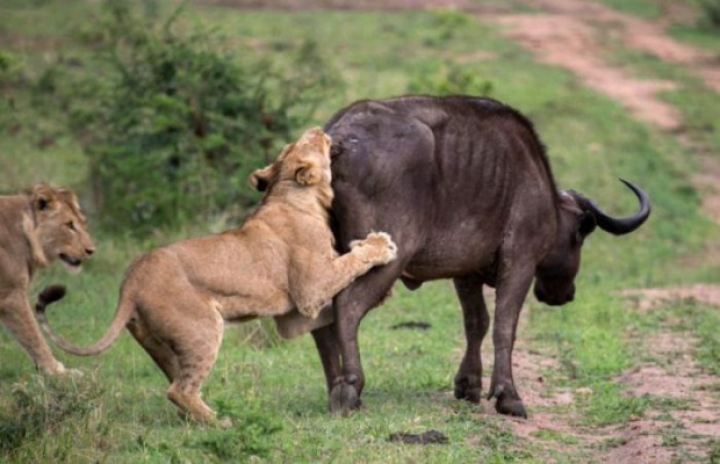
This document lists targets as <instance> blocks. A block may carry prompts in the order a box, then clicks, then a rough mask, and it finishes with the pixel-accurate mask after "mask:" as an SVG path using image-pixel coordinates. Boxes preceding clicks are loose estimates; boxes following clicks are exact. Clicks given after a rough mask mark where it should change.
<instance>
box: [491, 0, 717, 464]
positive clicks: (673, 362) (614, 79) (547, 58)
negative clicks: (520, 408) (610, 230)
mask: <svg viewBox="0 0 720 464" xmlns="http://www.w3.org/2000/svg"><path fill="white" fill-rule="evenodd" d="M535 5H536V6H539V7H540V8H542V9H543V10H544V11H545V13H542V14H533V15H504V14H496V15H489V16H487V15H486V16H483V18H484V19H485V18H490V19H491V20H492V21H495V22H497V23H499V24H501V25H503V26H505V28H506V33H507V35H508V36H509V37H510V38H512V39H514V40H517V41H519V42H520V43H521V44H523V45H524V46H525V47H526V48H528V49H529V50H531V51H533V52H534V53H535V55H536V56H537V58H538V59H539V60H541V61H544V62H547V63H550V64H553V65H557V66H561V67H564V68H567V69H569V70H571V71H573V72H574V73H576V74H577V75H578V76H579V77H580V78H582V79H583V80H584V81H585V83H586V84H587V85H588V86H590V87H592V88H594V89H596V90H598V91H600V92H603V93H605V94H607V95H609V96H611V97H613V98H615V99H616V100H618V101H619V102H620V103H622V104H623V105H624V106H625V107H626V108H628V110H629V111H630V112H631V113H632V114H634V115H635V116H636V117H637V118H638V119H639V120H641V121H644V122H647V123H649V124H652V125H655V126H657V127H660V128H661V129H665V130H672V129H678V128H679V127H681V125H682V120H681V116H680V112H679V111H678V109H677V108H675V107H673V106H672V105H670V104H668V103H666V102H664V101H662V100H661V99H660V98H659V97H658V96H657V94H658V92H660V91H662V90H667V89H673V88H675V86H676V83H674V82H670V81H657V80H642V79H636V78H633V77H632V76H631V75H630V74H629V73H628V72H626V71H625V70H623V69H618V68H617V67H614V66H613V65H611V64H610V63H609V62H608V60H607V59H606V58H605V57H604V54H605V45H604V43H603V35H604V34H607V33H608V32H607V31H608V30H612V33H613V34H615V35H617V36H619V37H617V38H616V40H619V41H621V42H622V43H624V44H626V45H627V46H628V47H631V48H634V49H636V50H639V51H642V52H645V53H649V54H651V55H654V56H656V57H657V58H659V59H661V60H665V61H669V62H673V63H677V64H681V65H683V66H684V67H685V68H686V69H688V70H689V71H690V72H693V73H695V74H697V75H698V76H700V77H701V78H702V79H703V80H704V81H705V83H706V85H707V86H708V87H709V88H711V89H714V90H715V91H717V92H720V66H717V65H713V64H712V59H713V57H712V56H711V55H710V54H709V53H707V52H705V51H701V50H698V49H696V48H694V47H691V46H688V45H685V44H681V43H679V42H677V41H675V40H673V39H672V38H670V37H668V36H667V35H666V34H665V32H664V27H665V26H666V25H665V24H662V23H652V22H649V21H646V20H641V19H638V18H633V17H630V16H627V15H623V14H621V13H618V12H616V11H613V10H610V9H608V8H607V7H605V6H604V5H601V4H598V3H590V2H587V1H583V0H539V1H537V2H535ZM601 29H602V33H601ZM683 142H684V143H685V144H687V145H690V146H691V144H692V142H691V141H690V140H687V139H685V140H683ZM699 164H700V166H701V167H702V170H701V171H700V172H699V173H698V174H696V175H695V176H694V177H693V179H692V180H693V183H694V184H695V185H696V187H697V188H698V190H699V191H700V192H701V194H702V195H703V209H704V211H705V212H706V214H707V215H708V216H709V217H710V218H712V219H714V220H715V221H717V222H718V223H720V188H718V185H720V181H719V180H720V157H718V156H717V154H715V156H712V155H708V154H705V155H704V156H703V157H702V158H701V159H699ZM707 251H708V252H709V253H706V254H704V256H703V259H704V260H705V261H706V262H707V261H710V262H717V263H719V264H720V244H710V245H709V247H708V250H707ZM628 293H629V294H631V295H635V296H636V297H638V298H639V299H638V301H639V305H640V309H641V310H643V309H645V308H647V307H650V306H652V305H655V304H658V302H662V301H666V300H669V299H671V300H677V299H685V298H693V299H695V300H697V301H700V302H703V303H707V304H712V305H717V306H720V286H718V285H693V286H685V287H674V288H656V289H639V290H634V291H629V292H628ZM694 343H695V342H694V341H693V340H692V339H690V338H689V337H688V336H687V334H685V335H683V334H678V333H670V332H667V333H659V334H655V335H654V336H653V337H652V338H651V339H649V340H647V339H646V340H644V343H643V348H644V350H645V351H646V352H647V356H646V358H647V359H649V361H646V362H644V363H643V364H642V365H640V366H639V367H637V368H636V369H635V370H634V371H632V372H627V373H625V374H623V375H621V376H620V377H619V378H618V379H617V381H618V382H620V383H621V384H623V385H624V386H625V389H626V392H627V394H629V395H633V396H641V395H644V394H650V395H655V396H657V397H663V398H670V399H674V400H676V401H679V402H686V403H687V404H688V405H691V406H689V407H688V409H687V410H684V411H676V410H673V411H672V412H670V413H669V414H665V415H664V416H663V414H661V413H660V411H652V410H651V411H648V412H647V413H646V414H645V416H644V417H643V418H638V420H635V421H632V422H630V423H629V424H627V425H624V426H621V427H617V428H608V429H606V430H594V431H593V432H592V434H589V433H588V432H587V431H583V430H582V429H578V428H576V427H575V428H573V427H569V424H570V423H572V421H573V418H572V417H571V415H569V414H562V415H561V414H554V413H552V412H542V413H539V414H536V415H535V417H534V418H533V420H532V421H528V422H527V423H517V424H516V425H515V426H514V427H515V430H516V432H517V433H518V434H520V435H523V436H527V437H528V438H530V437H532V435H533V434H536V433H537V431H538V430H541V429H543V428H545V429H549V430H553V431H556V432H562V433H570V434H571V435H572V436H574V437H575V438H576V439H577V440H579V442H580V443H581V444H582V446H583V447H586V448H594V449H598V443H599V442H598V441H597V440H598V438H600V439H601V440H602V441H603V442H605V443H612V444H613V445H614V446H612V447H610V449H609V450H606V451H600V452H598V453H592V454H593V455H594V457H595V458H598V460H600V461H603V460H604V461H607V462H613V463H633V464H638V463H669V462H673V461H676V460H680V461H683V460H686V459H689V458H691V459H692V457H696V458H697V457H698V456H703V455H704V454H706V453H707V451H706V449H704V448H703V445H702V444H701V440H700V439H698V437H705V438H707V437H714V438H715V439H717V438H720V401H718V400H717V399H716V397H713V396H712V395H711V394H710V393H709V391H708V390H709V389H710V388H709V386H710V385H712V384H713V382H717V379H716V378H713V377H708V376H705V375H702V374H700V373H699V370H698V368H697V366H696V365H695V363H694V362H693V359H692V357H691V356H690V353H691V352H692V350H693V345H694ZM517 353H518V355H519V356H517V357H516V362H517V366H516V368H517V370H518V374H517V375H518V377H520V378H523V377H524V378H525V381H524V382H523V384H525V385H529V386H530V388H531V397H530V398H528V399H532V400H533V401H529V403H531V404H540V405H542V404H550V405H552V404H554V403H557V402H558V401H568V396H570V397H571V398H570V401H571V402H572V396H573V395H574V394H576V393H577V392H561V393H559V394H557V393H555V394H553V393H552V392H547V391H544V389H543V384H542V383H538V382H533V381H532V380H533V379H536V378H538V375H539V374H538V372H537V366H538V365H540V360H537V359H533V357H534V356H533V355H532V354H530V353H527V352H524V350H523V349H522V345H520V346H519V347H518V350H517ZM558 395H559V396H558ZM526 396H527V393H526ZM543 399H544V400H543ZM552 410H553V408H550V411H552ZM658 418H661V419H660V420H659V419H658ZM704 446H705V447H707V445H706V444H705V445H704Z"/></svg>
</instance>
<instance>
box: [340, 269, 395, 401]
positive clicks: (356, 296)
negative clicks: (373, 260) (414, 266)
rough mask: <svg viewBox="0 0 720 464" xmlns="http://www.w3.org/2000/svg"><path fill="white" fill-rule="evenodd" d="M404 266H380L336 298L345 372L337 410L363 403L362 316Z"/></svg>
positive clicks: (389, 285) (385, 293) (384, 294)
mask: <svg viewBox="0 0 720 464" xmlns="http://www.w3.org/2000/svg"><path fill="white" fill-rule="evenodd" d="M403 266H404V264H399V263H398V262H397V261H393V262H392V263H390V264H388V265H386V266H384V267H381V268H376V269H374V270H372V271H370V272H369V273H367V274H365V275H363V276H362V277H360V278H359V279H358V280H356V281H355V282H354V283H353V284H352V285H350V286H349V287H348V288H347V289H345V290H344V291H342V292H340V294H338V296H337V297H336V298H335V303H334V304H335V329H336V333H337V341H338V344H339V347H340V353H341V356H342V364H343V366H342V376H341V377H337V378H335V380H334V381H333V385H332V391H331V394H330V412H331V413H333V414H347V413H348V412H349V411H350V410H351V409H356V408H357V407H359V406H360V404H361V402H360V394H361V393H362V390H363V387H364V385H365V376H364V374H363V371H362V363H361V360H360V351H359V348H358V340H357V336H358V327H359V326H360V320H361V319H362V318H363V317H364V316H365V314H367V312H368V311H369V310H370V309H371V308H373V307H374V306H375V305H377V304H378V303H380V302H381V301H382V300H383V298H384V297H385V296H386V295H387V294H388V292H389V291H390V288H391V287H392V285H393V282H394V281H395V279H396V278H397V276H398V275H399V274H400V270H401V269H402V267H403Z"/></svg>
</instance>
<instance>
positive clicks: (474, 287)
mask: <svg viewBox="0 0 720 464" xmlns="http://www.w3.org/2000/svg"><path fill="white" fill-rule="evenodd" d="M453 283H454V284H455V292H456V293H457V295H458V298H459V299H460V304H461V306H462V311H463V322H464V324H465V338H466V341H467V346H466V350H465V355H464V356H463V359H462V362H461V363H460V368H459V369H458V372H457V375H456V376H455V398H457V399H464V400H468V401H470V402H472V403H479V402H480V398H481V396H482V358H481V354H480V346H481V345H482V341H483V338H485V334H486V333H487V331H488V327H489V325H490V315H489V314H488V311H487V307H486V306H485V299H484V298H483V293H482V288H483V282H482V280H481V279H480V278H479V277H478V276H476V275H470V276H467V277H462V278H456V279H454V280H453Z"/></svg>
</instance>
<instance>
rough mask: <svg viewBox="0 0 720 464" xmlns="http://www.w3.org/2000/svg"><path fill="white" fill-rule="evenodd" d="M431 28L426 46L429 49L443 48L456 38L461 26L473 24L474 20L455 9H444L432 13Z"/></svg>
mask: <svg viewBox="0 0 720 464" xmlns="http://www.w3.org/2000/svg"><path fill="white" fill-rule="evenodd" d="M430 14H431V15H432V21H431V26H432V27H431V28H429V29H428V35H427V36H426V37H425V40H424V44H425V45H427V46H428V47H441V46H443V45H444V44H446V43H447V42H449V41H451V40H452V39H453V38H454V37H455V31H456V30H457V28H459V27H461V26H465V25H467V24H470V23H472V21H473V19H472V17H471V16H470V15H468V14H467V13H463V12H462V11H459V10H456V9H454V8H444V9H439V10H434V11H431V12H430Z"/></svg>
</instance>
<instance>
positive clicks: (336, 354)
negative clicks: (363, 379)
mask: <svg viewBox="0 0 720 464" xmlns="http://www.w3.org/2000/svg"><path fill="white" fill-rule="evenodd" d="M311 333H312V336H313V339H314V340H315V346H316V347H317V350H318V355H319V356H320V362H321V363H322V366H323V371H324V372H325V383H326V385H327V389H328V395H329V394H331V393H332V387H333V383H334V382H335V379H337V378H339V377H340V375H341V368H342V365H341V364H340V348H339V347H338V343H337V337H336V335H335V325H334V323H333V324H330V325H326V326H324V327H320V328H319V329H315V330H313V331H312V332H311Z"/></svg>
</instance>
